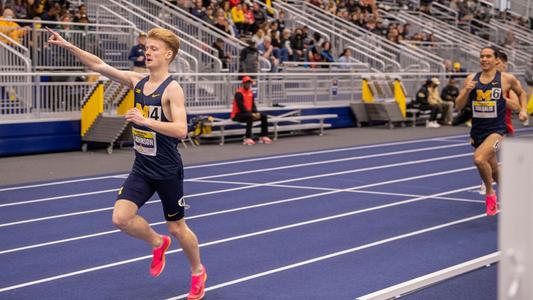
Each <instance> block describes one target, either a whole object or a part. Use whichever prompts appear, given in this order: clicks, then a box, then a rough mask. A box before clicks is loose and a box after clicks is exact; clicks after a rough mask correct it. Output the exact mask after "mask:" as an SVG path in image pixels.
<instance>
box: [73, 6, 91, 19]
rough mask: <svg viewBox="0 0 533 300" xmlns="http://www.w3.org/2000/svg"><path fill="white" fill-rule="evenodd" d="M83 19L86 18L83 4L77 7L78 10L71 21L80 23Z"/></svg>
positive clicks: (85, 7) (85, 9)
mask: <svg viewBox="0 0 533 300" xmlns="http://www.w3.org/2000/svg"><path fill="white" fill-rule="evenodd" d="M83 18H87V6H85V4H81V5H80V6H78V9H77V10H76V13H75V14H74V18H73V19H72V20H73V21H74V22H80V21H81V19H83Z"/></svg>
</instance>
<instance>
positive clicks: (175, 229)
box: [168, 220, 189, 238]
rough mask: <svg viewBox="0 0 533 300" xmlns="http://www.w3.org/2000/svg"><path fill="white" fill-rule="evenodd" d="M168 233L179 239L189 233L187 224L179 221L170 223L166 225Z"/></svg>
mask: <svg viewBox="0 0 533 300" xmlns="http://www.w3.org/2000/svg"><path fill="white" fill-rule="evenodd" d="M168 232H170V234H172V235H173V236H175V237H176V238H180V237H182V236H184V235H186V234H187V233H188V232H189V227H187V224H186V223H185V222H184V221H183V220H180V221H176V222H172V223H170V224H169V225H168Z"/></svg>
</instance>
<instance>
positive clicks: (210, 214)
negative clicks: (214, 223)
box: [0, 167, 474, 254]
mask: <svg viewBox="0 0 533 300" xmlns="http://www.w3.org/2000/svg"><path fill="white" fill-rule="evenodd" d="M473 169H474V167H468V168H461V169H456V170H449V171H444V172H437V173H429V174H425V175H419V176H415V177H406V178H400V179H394V180H388V181H383V182H380V183H372V184H366V185H360V186H354V187H351V188H348V189H336V190H333V191H326V192H323V193H318V194H311V195H305V196H299V197H293V198H288V199H282V200H277V201H272V202H266V203H260V204H254V205H248V206H241V207H237V208H231V209H226V210H222V211H215V212H211V213H205V214H200V215H196V216H191V217H187V218H186V220H191V219H198V218H205V217H209V216H214V215H220V214H226V213H231V212H237V211H243V210H248V209H254V208H259V207H265V206H271V205H278V204H283V203H289V202H294V201H300V200H305V199H310V198H315V197H321V196H326V195H332V194H337V193H342V192H352V191H356V190H359V189H364V188H368V187H375V186H379V185H386V184H391V183H398V182H405V181H409V180H413V179H420V178H429V177H434V176H440V175H447V174H452V173H458V172H464V171H469V170H473ZM421 197H426V196H420V197H418V196H417V197H416V198H421ZM436 197H440V196H436ZM434 198H435V197H434ZM157 201H159V200H153V201H149V202H147V203H150V202H151V203H155V202H157ZM108 209H109V210H111V209H112V207H109V208H108ZM162 224H165V222H157V223H152V224H150V226H157V225H162ZM116 232H119V230H111V231H105V232H100V233H95V234H89V235H84V236H81V237H73V238H68V239H62V240H56V241H51V242H45V243H40V244H35V245H29V246H23V247H19V248H14V249H8V250H3V251H0V254H6V253H12V252H17V251H22V250H28V249H34V248H39V247H44V246H49V245H55V244H60V243H66V242H71V241H76V240H81V239H85V238H92V237H97V236H102V235H106V234H112V233H116Z"/></svg>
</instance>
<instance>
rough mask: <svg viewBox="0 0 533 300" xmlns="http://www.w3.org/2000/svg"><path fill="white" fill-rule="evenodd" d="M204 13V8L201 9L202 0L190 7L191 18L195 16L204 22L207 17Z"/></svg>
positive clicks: (197, 0)
mask: <svg viewBox="0 0 533 300" xmlns="http://www.w3.org/2000/svg"><path fill="white" fill-rule="evenodd" d="M205 11H206V9H205V7H203V3H202V0H196V1H194V6H193V7H191V9H190V13H191V15H193V16H195V17H197V18H200V19H202V20H205V18H206V16H207V15H206V13H205Z"/></svg>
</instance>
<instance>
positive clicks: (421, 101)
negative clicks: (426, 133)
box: [414, 79, 442, 128]
mask: <svg viewBox="0 0 533 300" xmlns="http://www.w3.org/2000/svg"><path fill="white" fill-rule="evenodd" d="M431 84H432V83H431V80H430V79H428V80H427V81H426V82H425V83H424V85H423V86H422V87H421V88H420V89H419V90H418V92H416V98H415V105H414V107H415V108H418V109H420V110H422V111H423V110H431V114H430V116H429V120H428V121H427V122H426V127H427V128H439V127H440V125H439V123H437V116H438V114H439V113H441V112H442V109H441V107H440V105H432V104H431V103H430V102H429V90H428V87H429V86H430V85H431Z"/></svg>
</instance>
